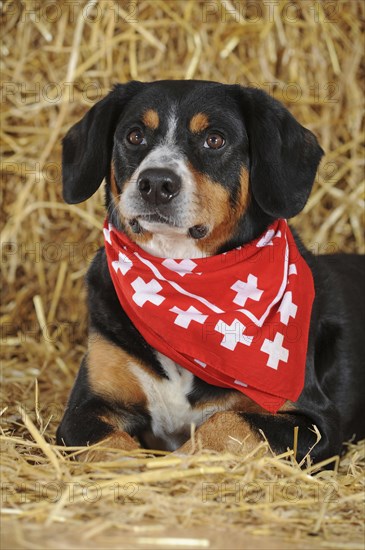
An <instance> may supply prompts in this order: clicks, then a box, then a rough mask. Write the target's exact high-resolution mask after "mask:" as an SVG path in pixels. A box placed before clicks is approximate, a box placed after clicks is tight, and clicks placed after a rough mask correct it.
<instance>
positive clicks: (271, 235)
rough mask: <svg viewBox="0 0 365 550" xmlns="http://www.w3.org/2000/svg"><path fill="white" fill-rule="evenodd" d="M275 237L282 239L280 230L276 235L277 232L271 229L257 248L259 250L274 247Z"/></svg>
mask: <svg viewBox="0 0 365 550" xmlns="http://www.w3.org/2000/svg"><path fill="white" fill-rule="evenodd" d="M275 237H281V231H280V229H279V231H278V232H277V233H276V234H275V231H274V230H273V229H269V230H268V231H266V233H265V235H264V236H263V237H261V239H260V240H259V242H258V243H257V245H256V246H257V247H258V248H262V247H263V246H273V242H272V240H273V239H274V238H275Z"/></svg>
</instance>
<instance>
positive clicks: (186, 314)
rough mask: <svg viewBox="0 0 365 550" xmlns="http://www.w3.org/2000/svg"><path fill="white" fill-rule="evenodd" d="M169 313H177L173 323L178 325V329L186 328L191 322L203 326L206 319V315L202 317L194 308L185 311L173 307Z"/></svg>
mask: <svg viewBox="0 0 365 550" xmlns="http://www.w3.org/2000/svg"><path fill="white" fill-rule="evenodd" d="M170 311H172V313H177V317H176V319H175V321H174V323H175V325H179V327H183V328H188V327H189V325H190V322H191V321H196V322H197V323H200V324H201V325H203V324H204V323H205V320H206V319H207V318H208V315H203V314H202V312H201V311H199V310H198V309H196V308H195V307H194V306H190V307H189V308H188V309H187V310H186V311H184V310H183V309H180V308H179V307H176V306H174V307H173V308H171V309H170Z"/></svg>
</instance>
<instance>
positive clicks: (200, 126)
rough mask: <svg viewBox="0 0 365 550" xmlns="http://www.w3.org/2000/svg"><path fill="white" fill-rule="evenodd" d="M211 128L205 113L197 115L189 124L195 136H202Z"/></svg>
mask: <svg viewBox="0 0 365 550" xmlns="http://www.w3.org/2000/svg"><path fill="white" fill-rule="evenodd" d="M208 126H209V119H208V117H207V115H205V114H204V113H197V114H196V115H194V116H193V117H192V119H191V120H190V123H189V128H190V131H191V132H193V134H200V132H203V131H204V130H205V129H206V128H208Z"/></svg>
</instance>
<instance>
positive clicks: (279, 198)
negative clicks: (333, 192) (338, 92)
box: [239, 88, 323, 218]
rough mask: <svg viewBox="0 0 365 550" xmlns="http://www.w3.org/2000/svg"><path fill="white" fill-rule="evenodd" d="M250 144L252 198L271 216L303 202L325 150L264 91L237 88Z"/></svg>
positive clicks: (295, 210)
mask: <svg viewBox="0 0 365 550" xmlns="http://www.w3.org/2000/svg"><path fill="white" fill-rule="evenodd" d="M239 101H240V104H241V106H242V113H243V118H244V121H245V125H246V131H247V134H248V140H249V146H250V161H251V166H250V181H251V189H252V194H253V196H254V198H255V199H256V202H257V203H258V204H259V206H260V207H261V208H262V209H263V210H264V211H265V212H266V213H267V214H269V215H271V216H273V217H275V218H291V217H293V216H295V215H296V214H298V213H299V212H300V211H301V210H302V209H303V208H304V206H305V203H306V202H307V200H308V197H309V194H310V192H311V189H312V186H313V182H314V178H315V175H316V172H317V167H318V164H319V161H320V160H321V157H322V155H323V151H322V149H321V147H320V146H319V145H318V142H317V139H316V137H315V136H314V135H313V134H312V132H310V131H309V130H307V129H306V128H303V126H301V125H300V124H299V123H298V122H297V121H296V120H295V118H294V117H293V116H292V115H291V114H290V113H289V111H288V110H287V109H286V108H285V107H284V106H283V105H282V104H281V103H279V102H278V101H276V100H275V99H273V98H271V97H270V96H269V95H268V94H266V93H265V92H263V91H261V90H257V89H254V88H240V100H239Z"/></svg>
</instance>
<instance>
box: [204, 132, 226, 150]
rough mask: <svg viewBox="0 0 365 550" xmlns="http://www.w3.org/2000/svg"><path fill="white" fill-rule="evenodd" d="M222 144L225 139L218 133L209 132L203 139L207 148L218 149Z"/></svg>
mask: <svg viewBox="0 0 365 550" xmlns="http://www.w3.org/2000/svg"><path fill="white" fill-rule="evenodd" d="M224 144H225V140H224V138H223V137H222V136H221V135H220V134H209V136H208V137H207V139H206V140H205V143H204V147H209V149H220V148H221V147H223V145H224Z"/></svg>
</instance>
